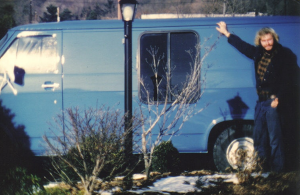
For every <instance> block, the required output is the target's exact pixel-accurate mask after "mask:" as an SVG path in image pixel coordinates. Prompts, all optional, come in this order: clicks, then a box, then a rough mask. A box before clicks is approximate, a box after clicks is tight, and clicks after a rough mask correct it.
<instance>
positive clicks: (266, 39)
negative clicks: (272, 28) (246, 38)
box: [260, 34, 274, 51]
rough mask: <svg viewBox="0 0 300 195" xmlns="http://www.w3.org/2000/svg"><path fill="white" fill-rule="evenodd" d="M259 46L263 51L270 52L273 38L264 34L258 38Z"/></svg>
mask: <svg viewBox="0 0 300 195" xmlns="http://www.w3.org/2000/svg"><path fill="white" fill-rule="evenodd" d="M260 44H261V46H263V48H265V50H267V51H270V50H272V48H273V44H274V38H273V36H272V35H271V34H266V35H264V36H262V37H261V38H260Z"/></svg>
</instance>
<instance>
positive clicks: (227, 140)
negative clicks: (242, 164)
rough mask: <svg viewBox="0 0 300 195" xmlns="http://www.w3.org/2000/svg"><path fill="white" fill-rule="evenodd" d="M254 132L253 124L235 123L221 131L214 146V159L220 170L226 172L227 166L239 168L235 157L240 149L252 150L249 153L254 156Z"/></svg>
mask: <svg viewBox="0 0 300 195" xmlns="http://www.w3.org/2000/svg"><path fill="white" fill-rule="evenodd" d="M252 133H253V125H251V124H234V125H231V126H229V127H227V128H226V129H224V130H223V131H221V133H220V134H219V135H218V136H217V138H216V140H215V142H214V146H213V160H214V164H215V166H216V168H217V170H218V171H220V172H225V171H226V169H227V168H233V169H237V168H238V167H237V166H239V165H236V160H235V159H237V158H236V155H237V153H238V151H239V149H247V151H250V152H252V153H251V154H250V153H249V155H251V158H253V152H254V145H253V139H252ZM247 154H248V153H247ZM251 161H252V160H251Z"/></svg>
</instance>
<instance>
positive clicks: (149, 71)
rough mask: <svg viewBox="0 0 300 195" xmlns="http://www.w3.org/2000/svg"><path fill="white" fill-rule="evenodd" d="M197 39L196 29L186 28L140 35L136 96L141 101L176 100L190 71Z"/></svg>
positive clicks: (195, 53)
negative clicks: (137, 89)
mask: <svg viewBox="0 0 300 195" xmlns="http://www.w3.org/2000/svg"><path fill="white" fill-rule="evenodd" d="M198 42H199V38H198V35H197V34H196V33H195V32H186V31H184V32H158V33H153V32H150V33H144V34H143V35H142V36H141V37H140V51H139V52H140V56H139V60H140V62H139V64H140V66H139V81H140V82H139V83H140V84H139V85H140V86H139V97H140V99H141V101H142V102H144V103H150V102H153V101H155V102H164V101H165V100H166V98H167V101H168V102H172V101H174V100H175V99H176V95H178V94H179V93H180V92H181V91H182V88H183V87H184V83H185V82H186V78H187V75H189V74H190V73H191V69H192V66H191V65H192V64H193V60H195V57H196V56H195V55H197V52H196V45H197V44H198ZM168 75H169V78H170V80H169V81H168V79H167V78H168ZM199 79H200V78H199ZM199 93H200V92H199Z"/></svg>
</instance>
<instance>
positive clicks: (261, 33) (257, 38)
mask: <svg viewBox="0 0 300 195" xmlns="http://www.w3.org/2000/svg"><path fill="white" fill-rule="evenodd" d="M267 34H271V35H272V36H273V38H274V42H276V43H278V42H279V36H278V34H277V33H276V32H275V30H274V29H273V28H269V27H265V28H262V29H260V30H259V31H258V32H257V33H256V36H255V39H254V44H255V45H256V46H259V45H260V39H261V37H262V36H264V35H267Z"/></svg>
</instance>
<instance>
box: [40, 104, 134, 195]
mask: <svg viewBox="0 0 300 195" xmlns="http://www.w3.org/2000/svg"><path fill="white" fill-rule="evenodd" d="M55 121H56V126H54V127H53V128H54V129H53V130H58V131H59V132H60V134H59V135H58V134H56V135H54V136H53V137H50V136H44V140H45V141H46V143H47V145H48V151H49V155H51V157H52V165H53V170H52V172H51V173H52V175H53V176H54V177H56V176H58V177H59V178H61V180H62V181H63V182H65V183H67V184H69V185H71V186H72V187H74V188H75V189H78V188H79V187H78V184H77V181H78V180H80V181H81V186H82V187H83V188H84V191H85V194H86V195H88V194H92V193H93V191H94V190H96V189H97V188H98V187H99V185H100V184H101V183H102V182H103V181H105V180H110V179H111V178H114V177H115V176H116V175H119V174H125V175H126V174H128V172H130V171H131V169H129V167H126V166H125V165H126V163H127V162H126V160H127V158H126V155H127V154H126V151H125V150H124V146H123V145H124V139H125V137H126V134H127V132H124V116H123V115H122V114H121V111H120V110H114V109H111V108H106V107H105V106H102V107H101V108H99V109H93V108H89V109H86V110H84V111H80V110H79V109H78V108H69V109H66V111H65V112H64V114H63V115H59V116H58V117H57V118H56V120H55ZM136 127H137V123H133V125H132V128H133V129H132V130H134V129H135V128H136ZM53 132H55V131H53ZM99 177H101V179H99Z"/></svg>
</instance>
